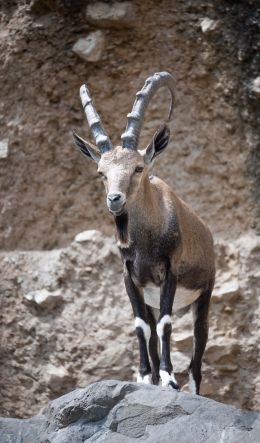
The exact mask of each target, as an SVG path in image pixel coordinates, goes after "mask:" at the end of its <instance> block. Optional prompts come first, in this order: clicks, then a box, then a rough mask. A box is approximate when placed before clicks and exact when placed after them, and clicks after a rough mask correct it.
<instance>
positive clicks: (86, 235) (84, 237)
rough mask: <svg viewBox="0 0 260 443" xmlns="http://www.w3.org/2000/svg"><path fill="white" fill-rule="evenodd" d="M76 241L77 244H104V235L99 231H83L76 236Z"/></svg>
mask: <svg viewBox="0 0 260 443" xmlns="http://www.w3.org/2000/svg"><path fill="white" fill-rule="evenodd" d="M75 241H76V242H77V243H85V242H89V241H90V242H98V243H100V242H102V235H101V233H100V232H99V231H96V230H95V229H90V230H89V231H83V232H80V233H79V234H77V235H76V237H75Z"/></svg>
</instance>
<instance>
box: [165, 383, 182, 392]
mask: <svg viewBox="0 0 260 443" xmlns="http://www.w3.org/2000/svg"><path fill="white" fill-rule="evenodd" d="M168 386H170V387H171V388H172V389H175V391H178V392H180V390H181V389H180V386H179V385H177V383H174V381H172V380H171V381H169V385H168Z"/></svg>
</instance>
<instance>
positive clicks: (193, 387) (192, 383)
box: [189, 371, 196, 394]
mask: <svg viewBox="0 0 260 443" xmlns="http://www.w3.org/2000/svg"><path fill="white" fill-rule="evenodd" d="M189 390H190V393H191V394H196V383H195V380H194V378H193V374H192V371H189Z"/></svg>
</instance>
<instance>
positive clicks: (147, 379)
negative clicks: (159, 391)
mask: <svg viewBox="0 0 260 443" xmlns="http://www.w3.org/2000/svg"><path fill="white" fill-rule="evenodd" d="M136 381H137V383H144V384H145V385H151V384H152V374H147V375H144V377H142V376H141V374H140V373H138V374H137V380H136Z"/></svg>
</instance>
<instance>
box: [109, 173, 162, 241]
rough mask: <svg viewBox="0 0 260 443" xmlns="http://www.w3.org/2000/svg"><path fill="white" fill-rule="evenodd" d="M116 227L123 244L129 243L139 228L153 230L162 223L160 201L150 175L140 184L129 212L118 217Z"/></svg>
mask: <svg viewBox="0 0 260 443" xmlns="http://www.w3.org/2000/svg"><path fill="white" fill-rule="evenodd" d="M115 221H116V227H117V234H118V238H119V241H120V242H121V244H122V245H123V244H128V243H129V241H131V237H132V235H133V233H135V232H136V231H137V230H138V231H139V232H140V231H144V230H149V231H152V230H154V229H156V226H158V225H160V223H161V214H160V210H158V201H157V198H156V195H155V194H154V192H153V189H152V187H151V184H150V180H149V177H148V175H147V176H145V177H144V178H143V180H142V182H141V184H140V187H139V189H138V192H137V195H136V196H135V199H134V201H132V202H131V203H130V204H129V205H128V211H127V214H125V215H122V216H120V217H116V220H115Z"/></svg>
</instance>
